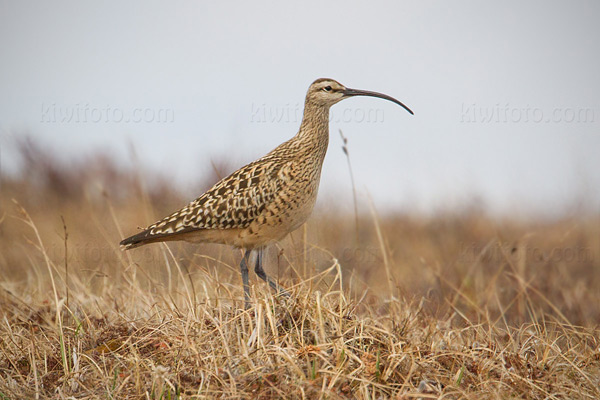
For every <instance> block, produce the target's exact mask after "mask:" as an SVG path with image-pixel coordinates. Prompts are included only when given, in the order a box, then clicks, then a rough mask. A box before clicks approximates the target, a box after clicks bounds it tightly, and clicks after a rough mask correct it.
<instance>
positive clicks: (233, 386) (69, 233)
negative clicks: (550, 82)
mask: <svg viewBox="0 0 600 400" xmlns="http://www.w3.org/2000/svg"><path fill="white" fill-rule="evenodd" d="M24 154H25V156H26V157H25V159H26V160H29V161H27V165H26V170H27V171H28V173H27V175H26V176H23V177H21V178H19V179H8V178H6V177H4V178H3V180H2V182H1V185H2V186H1V188H2V192H1V195H0V207H1V208H0V209H1V210H2V211H1V213H0V219H1V223H0V274H1V276H2V278H1V281H0V285H1V286H2V288H0V399H28V398H56V399H61V398H77V399H88V398H90V399H91V398H112V399H125V398H139V399H176V398H234V399H235V398H266V399H268V398H308V399H313V398H315V399H316V398H328V399H337V398H358V399H363V398H364V399H379V398H395V399H411V398H450V399H454V398H472V399H496V398H497V399H506V398H525V399H552V398H560V399H575V398H585V399H596V398H600V343H599V341H600V335H599V333H600V332H599V329H598V327H597V324H598V322H599V321H600V301H599V300H600V277H599V275H600V274H598V270H599V268H600V248H599V247H600V223H599V222H600V218H598V217H594V218H586V219H583V218H581V219H578V218H569V219H566V220H562V221H554V222H546V223H541V222H517V221H497V220H492V219H489V218H487V217H485V216H483V215H479V214H465V215H445V216H438V217H435V218H410V217H407V216H398V215H384V216H380V217H375V216H372V215H365V216H362V217H361V218H359V222H358V223H359V227H360V229H359V232H358V234H357V232H356V230H355V220H354V217H353V216H340V215H336V214H335V213H332V212H325V211H321V214H320V215H318V218H313V219H312V220H311V222H310V223H309V224H308V226H307V227H306V228H305V229H300V230H299V231H298V232H296V233H294V234H293V235H291V238H289V239H287V240H285V241H284V242H283V243H282V244H281V245H280V247H279V248H277V249H271V251H270V252H269V256H268V257H267V260H266V261H267V269H268V270H269V271H270V273H271V274H273V275H274V276H277V277H279V279H280V281H281V282H282V284H284V285H285V286H286V287H289V288H290V290H291V292H292V293H293V295H292V296H291V298H290V299H282V298H278V297H276V296H273V295H272V293H271V292H269V291H268V289H267V287H266V285H265V284H263V283H262V282H260V281H257V280H254V281H253V284H254V285H253V307H252V308H251V309H250V310H247V311H245V310H243V293H242V290H241V285H240V277H239V272H238V269H237V263H238V262H239V258H240V256H241V254H240V253H239V252H238V251H232V250H231V249H228V248H226V247H224V246H210V245H205V246H204V245H202V246H190V245H185V244H169V245H168V247H167V246H165V245H153V246H148V247H144V248H140V249H137V250H134V251H131V252H128V253H122V252H121V251H120V250H119V249H118V245H117V243H118V241H119V240H120V239H121V238H122V237H124V235H123V232H122V230H124V229H125V230H126V232H124V233H127V234H128V233H131V227H134V226H136V225H144V224H146V223H149V222H152V221H153V220H154V219H155V218H156V217H160V216H162V215H163V214H165V213H167V212H169V211H171V210H172V209H173V208H175V207H178V206H180V205H182V204H184V203H185V199H183V198H182V196H180V195H178V194H177V193H174V192H173V190H172V189H171V188H170V187H169V185H168V184H164V183H163V184H158V185H152V187H144V185H142V184H141V180H140V179H139V178H137V177H133V176H131V175H127V174H124V173H120V172H118V169H117V168H115V167H114V166H113V165H112V164H111V163H110V162H109V161H108V160H107V159H106V158H102V157H98V158H91V159H88V160H86V163H85V166H83V165H79V166H78V167H77V168H69V169H67V168H62V167H60V165H59V164H58V163H56V161H54V160H51V159H48V157H47V156H45V155H44V154H43V153H40V152H36V151H35V150H34V149H32V148H26V149H24ZM90 182H91V183H90ZM199 186H204V185H199ZM204 187H205V186H204ZM200 190H201V188H199V189H198V191H200ZM13 199H15V200H16V201H17V203H15V202H13ZM132 199H141V202H140V201H139V200H136V202H133V201H132ZM357 236H358V238H357ZM357 242H358V243H357Z"/></svg>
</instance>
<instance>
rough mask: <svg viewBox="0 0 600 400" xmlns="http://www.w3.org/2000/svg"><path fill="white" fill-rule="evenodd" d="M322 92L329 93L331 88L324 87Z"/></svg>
mask: <svg viewBox="0 0 600 400" xmlns="http://www.w3.org/2000/svg"><path fill="white" fill-rule="evenodd" d="M323 90H324V91H326V92H331V86H325V87H324V88H323Z"/></svg>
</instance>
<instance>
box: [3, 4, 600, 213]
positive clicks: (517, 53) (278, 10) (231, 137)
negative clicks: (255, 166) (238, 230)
mask: <svg viewBox="0 0 600 400" xmlns="http://www.w3.org/2000/svg"><path fill="white" fill-rule="evenodd" d="M599 17H600V2H597V1H569V2H567V1H526V2H523V1H505V2H494V3H490V2H485V3H484V2H481V1H454V2H447V1H429V2H411V3H408V2H406V3H404V4H402V3H399V2H384V1H381V2H373V1H371V2H362V1H339V2H310V1H308V2H307V1H304V2H301V3H298V4H296V5H290V4H287V3H281V2H264V1H257V2H241V1H240V2H234V1H227V2H202V1H173V2H157V1H144V2H123V1H111V2H96V3H91V2H77V1H68V2H66V1H51V2H41V1H40V2H33V1H28V2H24V1H0V54H1V60H2V61H1V62H0V160H1V163H2V165H1V168H2V171H3V172H4V173H13V172H15V170H16V169H18V160H17V159H16V157H15V154H14V151H13V147H12V144H11V143H13V142H14V138H15V137H17V136H21V135H25V134H28V135H30V136H31V137H32V138H33V139H34V140H35V141H36V142H38V143H40V144H41V145H42V146H44V147H47V148H49V149H52V151H56V152H60V154H61V157H60V158H61V159H63V160H64V162H65V163H69V160H72V159H74V158H77V157H79V158H82V157H84V156H85V155H88V154H92V153H93V152H94V151H104V152H108V153H110V154H112V155H113V156H114V157H115V159H117V160H118V161H119V162H120V163H122V165H123V168H127V167H132V165H133V164H132V162H131V160H130V157H131V153H130V148H131V146H133V147H134V148H135V151H136V154H137V157H138V158H139V160H140V163H141V168H143V169H144V170H145V171H148V173H149V174H150V173H151V172H152V171H157V170H163V171H165V172H164V173H165V175H167V176H172V177H173V180H174V181H175V182H177V183H178V184H179V185H180V187H182V188H183V189H184V190H185V191H186V193H190V196H191V197H190V200H191V199H192V197H194V196H195V195H199V194H200V193H199V192H196V191H195V189H196V188H195V187H193V186H192V185H191V183H192V182H198V181H201V180H202V179H201V178H202V176H205V174H211V173H212V171H211V170H210V162H211V160H212V161H216V162H218V161H219V160H222V159H224V158H227V159H229V160H230V163H231V165H233V166H235V167H239V166H242V165H243V164H245V163H247V162H250V161H252V160H254V159H256V158H258V157H260V156H262V155H263V154H265V153H266V152H268V151H270V150H271V149H272V148H274V147H275V146H276V145H278V144H279V143H281V142H283V141H284V140H287V139H288V138H290V137H291V136H293V135H294V134H295V133H296V132H297V129H298V125H299V122H300V121H299V120H300V117H301V111H302V103H303V100H304V96H305V93H306V90H307V88H308V85H309V84H310V83H311V82H312V81H313V80H314V79H316V78H320V77H330V78H334V79H337V80H339V81H340V82H341V83H343V84H345V85H347V86H348V87H352V88H358V89H366V90H375V91H379V92H383V93H386V94H389V95H391V96H393V97H396V98H398V99H399V100H400V101H402V102H404V103H405V104H406V105H408V106H409V107H410V108H412V109H413V111H414V112H415V115H414V116H411V115H409V114H408V113H406V112H405V111H404V110H403V109H402V108H400V107H398V106H396V105H394V104H392V103H389V102H386V101H383V100H380V99H375V98H360V99H359V98H355V99H350V100H345V101H343V102H341V103H339V104H338V105H336V106H334V107H333V109H332V112H333V118H332V121H331V124H330V132H331V141H330V147H329V153H328V155H327V158H326V160H325V164H324V167H323V175H322V181H321V192H320V195H321V196H320V201H319V203H320V206H321V207H326V206H327V205H329V204H330V203H331V200H332V198H336V199H337V200H336V204H337V203H338V202H339V205H336V208H342V209H343V208H347V209H349V210H351V209H352V192H351V182H350V177H349V173H348V168H347V164H346V159H345V156H344V154H343V152H342V151H341V145H342V142H341V139H340V137H339V134H338V130H339V129H342V130H343V132H344V135H345V136H346V137H347V138H348V145H349V151H350V156H351V162H352V167H353V171H354V176H355V183H356V186H357V189H358V192H359V198H360V199H361V210H362V211H365V212H368V206H367V205H366V202H365V199H366V198H367V195H370V196H371V197H372V198H373V201H374V203H375V206H376V207H377V208H378V209H392V210H401V211H405V212H414V211H418V212H432V211H438V210H441V209H447V208H450V209H452V208H453V207H459V208H460V207H464V206H465V205H468V204H470V203H471V202H472V200H473V198H477V199H480V200H481V201H483V203H484V204H485V205H486V207H487V209H488V210H489V211H491V212H494V213H512V212H515V211H516V212H519V213H530V212H533V213H541V214H545V215H560V214H571V213H573V212H575V211H577V208H575V207H576V206H577V205H578V204H579V203H580V202H581V201H584V203H585V204H587V207H589V208H590V209H591V210H593V211H598V210H600V157H599V156H600V73H599V71H600V54H599V53H600V45H599V42H600V24H599V23H598V20H599ZM149 176H151V175H149Z"/></svg>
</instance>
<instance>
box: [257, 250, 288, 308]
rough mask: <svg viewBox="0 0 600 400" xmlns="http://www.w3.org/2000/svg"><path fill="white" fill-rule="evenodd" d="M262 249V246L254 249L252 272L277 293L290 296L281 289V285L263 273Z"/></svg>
mask: <svg viewBox="0 0 600 400" xmlns="http://www.w3.org/2000/svg"><path fill="white" fill-rule="evenodd" d="M263 250H264V248H260V249H258V250H257V251H256V266H255V267H254V272H255V273H256V275H257V276H258V277H259V278H260V279H262V280H263V281H265V282H267V283H268V284H269V286H271V288H273V290H275V291H276V292H277V293H281V294H283V295H285V296H286V297H289V296H290V295H289V293H288V292H287V291H286V290H284V289H282V288H281V286H279V285H278V284H277V282H275V281H274V280H273V279H271V278H270V277H269V276H268V275H267V274H266V273H265V270H264V269H263V268H262V258H263V257H262V256H263Z"/></svg>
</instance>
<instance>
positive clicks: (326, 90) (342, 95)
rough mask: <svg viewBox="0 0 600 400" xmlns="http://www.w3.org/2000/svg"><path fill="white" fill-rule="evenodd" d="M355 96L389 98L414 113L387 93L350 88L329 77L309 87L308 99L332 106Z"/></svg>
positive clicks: (314, 102) (318, 80)
mask: <svg viewBox="0 0 600 400" xmlns="http://www.w3.org/2000/svg"><path fill="white" fill-rule="evenodd" d="M354 96H370V97H379V98H380V99H385V100H389V101H391V102H393V103H396V104H398V105H400V106H402V107H404V109H405V110H406V111H408V112H409V113H411V114H413V112H412V111H411V110H410V109H409V108H408V107H406V106H405V105H404V104H402V103H401V102H400V101H398V100H396V99H394V98H393V97H391V96H388V95H387V94H383V93H378V92H371V91H368V90H358V89H350V88H347V87H346V86H344V85H342V84H341V83H339V82H338V81H336V80H333V79H329V78H320V79H317V80H316V81H314V82H313V83H312V84H311V85H310V87H309V88H308V93H307V94H306V101H307V102H311V103H313V104H318V105H321V106H326V107H331V106H332V105H334V104H336V103H337V102H339V101H341V100H343V99H346V98H348V97H354Z"/></svg>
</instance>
